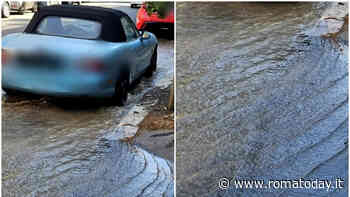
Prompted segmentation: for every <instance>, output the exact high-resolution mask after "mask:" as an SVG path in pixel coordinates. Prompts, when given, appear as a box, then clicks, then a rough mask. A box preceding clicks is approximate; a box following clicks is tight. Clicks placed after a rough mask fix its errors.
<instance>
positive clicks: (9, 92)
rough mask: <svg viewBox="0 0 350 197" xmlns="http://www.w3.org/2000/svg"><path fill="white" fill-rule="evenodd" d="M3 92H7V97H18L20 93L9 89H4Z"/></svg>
mask: <svg viewBox="0 0 350 197" xmlns="http://www.w3.org/2000/svg"><path fill="white" fill-rule="evenodd" d="M2 90H3V91H5V92H6V94H7V95H10V96H11V95H17V94H18V92H17V91H16V90H12V89H7V88H2Z"/></svg>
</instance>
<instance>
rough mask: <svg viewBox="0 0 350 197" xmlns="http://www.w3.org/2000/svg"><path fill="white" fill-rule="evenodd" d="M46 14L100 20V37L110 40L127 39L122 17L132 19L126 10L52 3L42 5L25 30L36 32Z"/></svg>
mask: <svg viewBox="0 0 350 197" xmlns="http://www.w3.org/2000/svg"><path fill="white" fill-rule="evenodd" d="M46 16H63V17H72V18H82V19H87V20H94V21H98V22H100V23H101V24H102V30H101V34H100V36H99V37H98V39H101V40H105V41H109V42H124V41H126V36H125V33H124V30H123V27H122V25H121V22H120V18H121V17H122V16H125V17H128V18H129V19H130V17H129V16H128V15H127V14H125V13H124V12H122V11H119V10H115V9H112V8H102V7H95V6H73V5H52V6H45V7H42V8H41V9H40V10H39V12H37V13H35V15H34V16H33V18H32V20H31V21H30V23H29V24H28V26H27V27H26V29H25V30H24V32H26V33H35V29H36V27H37V26H38V25H39V23H40V21H41V20H42V19H43V18H44V17H46ZM130 20H131V19H130ZM131 21H132V20H131Z"/></svg>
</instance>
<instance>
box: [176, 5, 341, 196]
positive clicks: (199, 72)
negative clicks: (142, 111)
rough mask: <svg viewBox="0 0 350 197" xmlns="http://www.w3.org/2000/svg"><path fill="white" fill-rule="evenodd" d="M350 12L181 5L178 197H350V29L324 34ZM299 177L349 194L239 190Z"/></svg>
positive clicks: (321, 8)
mask: <svg viewBox="0 0 350 197" xmlns="http://www.w3.org/2000/svg"><path fill="white" fill-rule="evenodd" d="M344 7H346V6H342V5H337V4H336V3H222V2H221V3H218V2H216V3H199V2H196V3H187V2H179V3H177V7H176V8H177V29H176V30H177V35H176V39H177V40H176V98H177V100H176V107H177V108H176V113H177V114H176V117H177V119H176V132H177V133H176V191H177V196H186V197H188V196H269V197H270V196H347V194H348V188H347V185H348V169H347V166H348V157H347V155H348V145H347V140H348V55H347V54H348V45H347V40H348V39H347V33H348V32H346V34H343V35H342V36H341V37H339V38H338V40H339V43H340V44H341V49H342V50H343V51H341V49H340V48H336V46H335V45H334V44H333V43H331V42H330V40H326V39H322V38H321V37H320V35H321V34H323V33H326V32H327V31H328V28H330V29H332V28H333V26H332V24H327V23H325V22H324V21H323V20H320V18H321V17H322V16H327V15H328V16H332V14H335V15H336V16H339V17H340V16H344V15H345V13H346V12H347V9H346V8H344ZM339 10H343V11H339ZM337 14H338V15H337ZM338 26H339V23H338ZM223 177H226V178H228V179H229V180H232V181H231V185H230V187H229V188H228V189H220V188H219V187H218V184H219V179H220V178H223ZM299 178H303V179H311V180H315V179H328V180H332V181H335V179H336V178H340V179H342V180H344V181H345V188H342V189H339V188H338V189H336V188H332V189H331V190H330V191H326V190H323V189H290V190H288V189H268V188H264V189H236V188H235V186H234V185H233V180H234V179H240V180H247V179H248V180H253V179H258V180H259V179H260V180H265V181H268V180H297V179H299ZM333 184H334V182H333Z"/></svg>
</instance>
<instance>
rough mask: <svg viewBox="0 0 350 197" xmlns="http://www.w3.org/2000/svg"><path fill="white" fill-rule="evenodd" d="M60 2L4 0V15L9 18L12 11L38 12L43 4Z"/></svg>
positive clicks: (21, 12)
mask: <svg viewBox="0 0 350 197" xmlns="http://www.w3.org/2000/svg"><path fill="white" fill-rule="evenodd" d="M55 4H60V1H37V2H35V1H4V2H3V3H2V10H1V11H2V17H3V18H8V17H10V15H11V12H18V13H19V14H24V12H25V11H26V10H31V11H32V12H37V11H38V9H40V8H41V7H43V6H49V5H55Z"/></svg>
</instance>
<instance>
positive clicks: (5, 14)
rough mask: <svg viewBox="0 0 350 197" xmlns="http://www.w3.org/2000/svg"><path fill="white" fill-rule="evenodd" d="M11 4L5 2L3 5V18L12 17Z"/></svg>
mask: <svg viewBox="0 0 350 197" xmlns="http://www.w3.org/2000/svg"><path fill="white" fill-rule="evenodd" d="M10 11H11V10H10V5H9V4H8V3H6V2H4V5H3V6H2V17H3V18H8V17H10V14H11V13H10Z"/></svg>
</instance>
